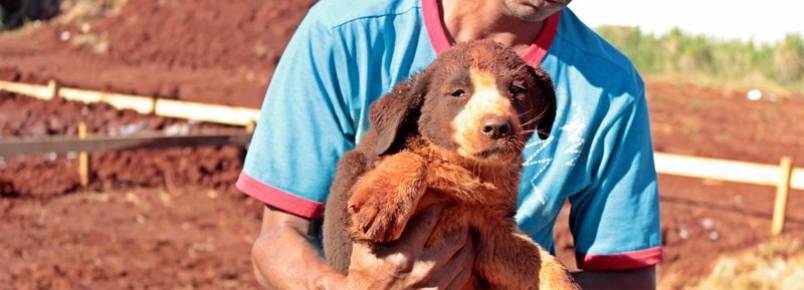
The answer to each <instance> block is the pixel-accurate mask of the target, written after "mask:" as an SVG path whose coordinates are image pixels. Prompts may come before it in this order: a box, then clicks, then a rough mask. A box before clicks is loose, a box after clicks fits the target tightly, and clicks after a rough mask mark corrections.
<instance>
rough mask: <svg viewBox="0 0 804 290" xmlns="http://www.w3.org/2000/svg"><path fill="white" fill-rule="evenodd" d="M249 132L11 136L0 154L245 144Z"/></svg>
mask: <svg viewBox="0 0 804 290" xmlns="http://www.w3.org/2000/svg"><path fill="white" fill-rule="evenodd" d="M250 140H251V134H250V133H234V134H193V135H183V136H166V135H161V134H141V135H131V136H114V137H110V136H88V137H87V138H86V139H84V140H81V139H79V138H76V137H54V138H37V139H11V140H2V141H0V156H3V157H6V156H19V155H38V154H47V153H67V152H77V151H87V152H104V151H116V150H124V149H134V148H166V147H195V146H217V145H227V144H237V145H248V143H249V141H250Z"/></svg>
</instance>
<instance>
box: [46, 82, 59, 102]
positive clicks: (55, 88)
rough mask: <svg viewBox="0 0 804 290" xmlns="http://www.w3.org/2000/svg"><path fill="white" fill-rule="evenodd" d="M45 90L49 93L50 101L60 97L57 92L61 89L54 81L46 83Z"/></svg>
mask: <svg viewBox="0 0 804 290" xmlns="http://www.w3.org/2000/svg"><path fill="white" fill-rule="evenodd" d="M47 89H48V91H50V99H51V100H55V99H58V98H59V97H60V95H59V90H60V89H61V85H59V82H57V81H56V80H50V81H48V82H47Z"/></svg>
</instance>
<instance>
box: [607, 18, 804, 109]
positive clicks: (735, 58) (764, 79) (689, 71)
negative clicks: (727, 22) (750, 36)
mask: <svg viewBox="0 0 804 290" xmlns="http://www.w3.org/2000/svg"><path fill="white" fill-rule="evenodd" d="M597 31H598V33H599V34H600V35H601V36H603V37H604V38H605V39H606V40H608V41H609V42H611V43H612V44H613V45H614V46H616V47H617V48H619V49H620V50H621V51H622V52H623V53H625V54H626V55H628V57H629V58H631V60H632V61H633V62H634V64H635V65H636V66H637V68H639V70H640V71H641V72H642V73H643V74H644V75H646V76H651V77H654V76H655V77H662V78H677V79H681V80H685V81H690V82H693V83H698V84H703V85H707V86H712V85H717V86H719V85H723V84H727V85H729V86H739V87H744V88H753V87H759V88H763V89H766V90H771V91H776V92H779V93H784V94H788V93H795V94H799V95H800V94H804V37H802V35H800V34H790V35H788V36H787V37H785V38H784V39H783V40H781V41H778V42H776V43H768V44H756V43H753V42H750V41H740V40H717V39H714V38H711V37H706V36H702V35H693V34H689V33H685V32H683V31H681V30H679V29H675V30H672V31H669V32H667V33H665V34H661V35H655V34H651V33H643V32H642V31H641V30H640V29H639V28H636V27H621V26H602V27H599V28H598V29H597Z"/></svg>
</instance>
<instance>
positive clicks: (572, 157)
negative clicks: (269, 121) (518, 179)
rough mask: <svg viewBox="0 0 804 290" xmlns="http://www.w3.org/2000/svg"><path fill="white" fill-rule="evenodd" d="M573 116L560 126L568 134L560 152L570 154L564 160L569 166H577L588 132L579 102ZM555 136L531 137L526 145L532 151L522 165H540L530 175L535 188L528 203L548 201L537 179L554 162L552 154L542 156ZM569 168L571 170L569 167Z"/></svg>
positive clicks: (574, 106) (574, 107) (575, 105)
mask: <svg viewBox="0 0 804 290" xmlns="http://www.w3.org/2000/svg"><path fill="white" fill-rule="evenodd" d="M571 116H572V117H571V119H570V121H569V122H567V123H566V124H565V125H564V126H561V128H559V130H561V131H563V133H565V134H566V137H565V138H564V139H565V140H566V141H567V142H568V143H569V145H568V146H567V148H566V149H564V150H562V151H561V152H560V153H559V154H566V155H569V156H567V157H566V160H567V161H566V162H564V165H567V166H569V167H573V166H575V164H576V161H577V160H578V158H579V157H580V155H581V151H582V149H583V144H584V143H585V140H584V139H583V137H584V135H585V134H586V128H587V126H588V124H587V122H586V121H587V119H586V115H585V114H584V112H583V110H582V109H581V107H580V106H578V105H577V104H573V105H572V110H571ZM553 136H554V135H550V137H548V138H547V139H545V140H541V139H539V138H531V141H530V142H528V144H526V145H525V149H526V150H528V151H530V153H529V154H528V156H527V157H526V158H525V162H523V164H522V165H523V166H524V167H525V168H527V167H532V166H539V167H538V170H537V171H536V172H534V173H533V175H532V176H531V177H530V185H531V188H533V191H532V192H531V198H530V199H531V200H529V201H526V202H527V203H531V202H537V203H538V204H539V205H544V204H546V203H547V197H546V196H545V193H544V191H543V190H541V189H540V188H539V187H538V186H537V184H536V181H537V180H539V178H540V177H541V176H542V174H544V171H545V170H547V168H548V167H550V164H551V163H552V162H553V157H552V156H549V155H546V156H540V155H541V152H542V151H544V150H545V149H546V148H548V146H549V145H550V144H551V143H553V141H555V138H553ZM562 136H564V134H562ZM532 147H535V149H532V150H529V149H530V148H532ZM557 158H558V157H557ZM560 159H565V158H560ZM567 170H569V168H568V169H567Z"/></svg>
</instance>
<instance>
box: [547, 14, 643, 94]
mask: <svg viewBox="0 0 804 290" xmlns="http://www.w3.org/2000/svg"><path fill="white" fill-rule="evenodd" d="M557 38H558V39H557V40H558V41H560V42H561V51H562V52H559V53H562V54H565V55H566V56H571V57H564V56H560V58H564V59H566V60H567V61H568V62H569V64H570V65H572V66H573V67H575V68H576V69H579V70H581V72H582V73H583V74H584V75H585V77H586V78H587V79H588V80H589V81H591V82H595V83H598V84H607V86H616V87H619V88H618V89H626V90H629V91H631V92H632V93H641V92H638V91H641V90H643V89H644V88H643V86H644V84H643V82H642V78H641V76H640V75H639V72H638V71H637V69H636V67H635V66H634V64H633V63H632V62H631V60H630V59H629V58H628V57H627V56H626V55H625V54H623V53H622V52H621V51H620V50H618V49H617V48H616V47H614V46H613V45H611V44H610V43H609V42H608V41H606V40H605V39H603V37H601V36H600V35H598V34H597V33H596V32H595V31H594V30H592V29H591V28H589V27H588V26H586V24H584V23H583V22H582V21H581V20H580V19H578V17H577V16H576V15H575V14H574V13H573V12H572V11H571V10H570V9H564V11H563V12H562V15H561V26H560V29H559V34H558V35H557ZM609 89H611V88H609Z"/></svg>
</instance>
